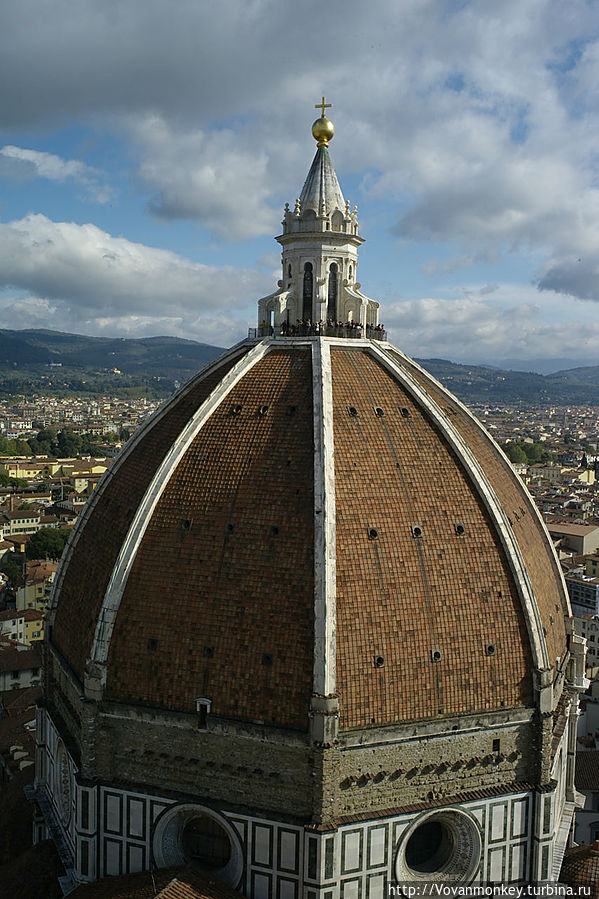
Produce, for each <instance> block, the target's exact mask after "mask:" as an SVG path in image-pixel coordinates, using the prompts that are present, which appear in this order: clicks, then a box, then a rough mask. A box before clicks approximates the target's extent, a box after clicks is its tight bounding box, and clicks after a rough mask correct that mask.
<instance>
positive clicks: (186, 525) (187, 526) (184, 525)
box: [181, 518, 191, 531]
mask: <svg viewBox="0 0 599 899" xmlns="http://www.w3.org/2000/svg"><path fill="white" fill-rule="evenodd" d="M181 530H182V531H190V530H191V518H184V519H183V521H182V522H181Z"/></svg>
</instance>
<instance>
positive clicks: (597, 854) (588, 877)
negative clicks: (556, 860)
mask: <svg viewBox="0 0 599 899" xmlns="http://www.w3.org/2000/svg"><path fill="white" fill-rule="evenodd" d="M560 883H562V884H566V885H567V886H570V887H573V888H574V889H576V890H578V892H579V894H580V895H581V896H589V897H590V899H599V840H595V842H594V843H590V844H583V845H581V846H573V847H572V848H570V849H567V850H566V854H565V857H564V862H563V864H562V871H561V874H560Z"/></svg>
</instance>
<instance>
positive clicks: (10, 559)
mask: <svg viewBox="0 0 599 899" xmlns="http://www.w3.org/2000/svg"><path fill="white" fill-rule="evenodd" d="M0 571H3V572H4V574H5V575H6V576H7V578H8V581H9V583H10V585H11V586H12V587H16V586H17V585H18V584H19V582H20V580H21V578H22V576H23V566H22V565H20V564H19V562H18V561H17V559H16V558H15V553H6V555H5V556H4V558H3V559H2V562H0Z"/></svg>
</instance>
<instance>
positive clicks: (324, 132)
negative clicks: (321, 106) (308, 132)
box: [312, 115, 335, 147]
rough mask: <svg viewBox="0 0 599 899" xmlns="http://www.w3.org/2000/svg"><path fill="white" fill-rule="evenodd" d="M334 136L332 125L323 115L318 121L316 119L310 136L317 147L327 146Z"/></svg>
mask: <svg viewBox="0 0 599 899" xmlns="http://www.w3.org/2000/svg"><path fill="white" fill-rule="evenodd" d="M334 134H335V126H334V125H333V123H332V122H331V120H330V119H327V117H326V116H324V115H323V116H321V117H320V118H319V119H316V121H315V122H314V124H313V125H312V136H313V137H314V140H315V141H316V144H317V146H319V147H326V146H328V143H329V141H330V140H332V139H333V135H334Z"/></svg>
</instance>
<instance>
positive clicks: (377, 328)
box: [248, 322, 387, 340]
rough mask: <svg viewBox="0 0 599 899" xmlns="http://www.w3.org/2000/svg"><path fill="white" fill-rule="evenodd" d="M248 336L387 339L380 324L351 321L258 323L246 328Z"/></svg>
mask: <svg viewBox="0 0 599 899" xmlns="http://www.w3.org/2000/svg"><path fill="white" fill-rule="evenodd" d="M248 337H249V338H251V339H255V338H259V337H343V338H345V339H346V338H352V337H353V338H362V337H367V338H368V339H369V340H387V332H386V331H385V329H384V328H383V326H382V325H366V327H365V328H363V327H362V325H359V324H357V323H352V322H346V323H345V324H335V325H325V324H321V323H320V322H315V323H314V324H312V323H306V322H298V323H297V324H295V325H288V324H286V323H283V324H282V325H259V326H258V327H257V328H248Z"/></svg>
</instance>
